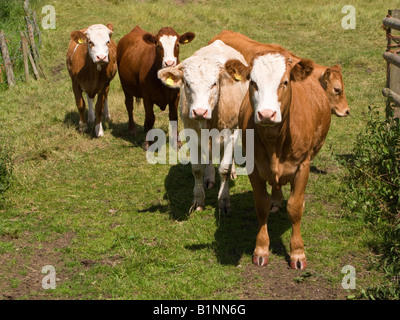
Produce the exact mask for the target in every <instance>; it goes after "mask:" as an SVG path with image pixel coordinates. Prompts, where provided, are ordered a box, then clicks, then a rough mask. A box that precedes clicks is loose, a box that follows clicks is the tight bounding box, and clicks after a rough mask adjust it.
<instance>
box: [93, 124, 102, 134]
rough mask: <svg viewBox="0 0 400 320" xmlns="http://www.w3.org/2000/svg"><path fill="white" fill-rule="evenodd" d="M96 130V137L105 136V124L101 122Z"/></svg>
mask: <svg viewBox="0 0 400 320" xmlns="http://www.w3.org/2000/svg"><path fill="white" fill-rule="evenodd" d="M94 130H95V132H96V138H100V137H102V136H104V131H103V126H102V124H101V123H99V124H97V125H96V127H95V128H94Z"/></svg>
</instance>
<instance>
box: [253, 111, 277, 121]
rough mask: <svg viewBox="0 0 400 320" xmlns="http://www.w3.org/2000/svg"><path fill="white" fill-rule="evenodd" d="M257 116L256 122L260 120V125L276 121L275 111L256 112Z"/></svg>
mask: <svg viewBox="0 0 400 320" xmlns="http://www.w3.org/2000/svg"><path fill="white" fill-rule="evenodd" d="M257 114H258V120H260V122H261V123H269V122H275V120H276V111H273V110H270V109H265V110H262V111H258V113H257Z"/></svg>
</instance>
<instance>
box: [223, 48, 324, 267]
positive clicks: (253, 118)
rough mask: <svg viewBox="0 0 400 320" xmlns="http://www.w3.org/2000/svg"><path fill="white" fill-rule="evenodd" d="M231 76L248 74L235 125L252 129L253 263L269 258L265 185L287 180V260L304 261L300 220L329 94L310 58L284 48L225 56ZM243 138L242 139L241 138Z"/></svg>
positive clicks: (277, 186) (321, 139) (275, 187)
mask: <svg viewBox="0 0 400 320" xmlns="http://www.w3.org/2000/svg"><path fill="white" fill-rule="evenodd" d="M226 68H228V69H229V70H232V77H233V76H234V74H235V73H240V75H241V77H242V78H243V79H248V80H250V85H249V92H248V95H247V96H246V98H245V99H243V104H242V106H241V109H240V115H239V127H240V128H241V129H242V130H247V129H253V130H254V160H255V163H254V164H255V168H254V170H253V172H252V173H251V174H250V175H249V178H250V182H251V185H252V187H253V193H254V201H255V206H256V213H257V216H258V222H259V232H258V235H257V240H256V247H255V250H254V255H253V263H254V264H256V265H261V266H264V265H266V264H267V263H268V255H269V236H268V228H267V219H268V215H269V213H270V210H271V204H272V203H273V200H274V199H273V198H272V199H271V197H270V196H269V194H268V192H267V188H266V183H267V182H268V183H269V184H270V185H271V186H272V189H273V190H280V189H281V188H282V186H283V185H285V184H287V183H290V187H291V192H290V196H289V199H288V201H287V212H288V215H289V218H290V221H291V223H292V238H291V241H290V266H291V267H292V268H296V269H304V268H305V267H306V256H305V253H304V243H303V240H302V237H301V232H300V223H301V218H302V214H303V210H304V206H305V202H304V193H305V190H306V186H307V181H308V176H309V172H310V162H311V161H312V160H313V158H314V157H315V155H316V154H317V153H318V151H319V150H320V149H321V147H322V146H323V144H324V141H325V137H326V135H327V133H328V130H329V126H330V121H331V108H330V104H329V100H328V97H327V95H326V93H325V92H324V90H323V88H322V87H321V85H320V84H319V83H318V82H316V81H314V80H313V79H312V77H310V75H311V74H312V72H313V62H312V61H311V60H306V59H299V60H297V61H296V60H294V59H293V56H291V55H290V53H289V52H288V51H285V50H281V51H265V52H260V53H257V54H255V55H254V57H253V59H252V63H251V64H250V66H249V67H245V66H243V64H242V63H241V62H239V61H228V62H227V66H226ZM244 144H246V141H245V139H244Z"/></svg>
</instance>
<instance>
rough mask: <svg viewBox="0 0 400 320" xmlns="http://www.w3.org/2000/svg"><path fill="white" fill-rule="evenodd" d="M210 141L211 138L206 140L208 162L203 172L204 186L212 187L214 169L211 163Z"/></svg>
mask: <svg viewBox="0 0 400 320" xmlns="http://www.w3.org/2000/svg"><path fill="white" fill-rule="evenodd" d="M211 147H212V141H211V138H210V139H209V141H208V148H209V149H208V150H209V155H210V157H209V162H210V163H209V164H207V165H206V172H205V174H204V188H206V189H212V188H213V187H214V185H215V169H214V165H213V164H212V153H211V150H212V149H211Z"/></svg>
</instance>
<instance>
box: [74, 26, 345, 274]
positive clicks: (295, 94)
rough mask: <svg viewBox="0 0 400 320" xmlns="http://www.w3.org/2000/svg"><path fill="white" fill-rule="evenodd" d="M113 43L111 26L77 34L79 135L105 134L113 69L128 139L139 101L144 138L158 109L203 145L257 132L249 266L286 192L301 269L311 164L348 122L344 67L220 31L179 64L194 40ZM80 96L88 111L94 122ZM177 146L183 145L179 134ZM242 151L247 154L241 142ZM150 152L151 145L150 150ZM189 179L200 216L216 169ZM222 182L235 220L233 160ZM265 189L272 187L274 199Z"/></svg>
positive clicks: (202, 167) (199, 167)
mask: <svg viewBox="0 0 400 320" xmlns="http://www.w3.org/2000/svg"><path fill="white" fill-rule="evenodd" d="M112 34H113V26H112V25H111V24H108V25H107V26H105V25H101V24H96V25H92V26H90V27H88V28H86V29H83V30H79V31H73V32H72V33H71V41H70V44H69V48H68V52H67V67H68V71H69V74H70V77H71V80H72V88H73V92H74V95H75V100H76V105H77V107H78V111H79V114H80V121H79V129H80V130H81V131H82V132H83V131H85V130H86V129H87V122H89V123H93V122H95V134H96V137H100V136H102V135H103V134H104V133H103V128H102V116H103V115H104V118H105V119H110V112H109V108H108V102H107V95H108V91H109V87H110V82H111V80H112V79H113V78H114V77H115V75H116V73H117V70H118V73H119V78H120V81H121V85H122V89H123V91H124V94H125V105H126V109H127V111H128V116H129V133H130V134H135V131H136V129H135V122H134V120H133V114H132V111H133V104H134V98H136V100H139V99H143V104H144V108H145V123H144V129H145V131H146V132H148V131H149V130H150V129H152V128H153V126H154V122H155V116H154V111H153V105H154V104H156V105H158V106H159V107H160V108H161V110H165V108H166V106H167V105H168V106H169V119H170V121H177V120H178V110H179V112H180V116H181V119H182V121H183V124H184V127H185V129H186V128H190V129H193V130H195V131H196V132H197V133H198V134H199V136H200V131H201V129H209V130H210V129H217V130H223V129H230V130H233V129H235V128H239V129H242V130H247V129H253V130H254V131H253V132H254V142H253V143H254V170H253V172H252V173H251V174H249V178H250V182H251V185H252V188H253V194H254V201H255V208H256V213H257V217H258V223H259V232H258V235H257V238H256V247H255V250H254V254H253V263H254V264H256V265H260V266H264V265H266V264H267V263H268V255H269V236H268V231H267V218H268V215H269V213H270V212H276V211H278V210H279V208H280V207H281V205H282V198H283V196H282V189H281V187H282V186H283V185H285V184H287V183H290V186H291V192H290V196H289V199H288V201H287V212H288V215H289V219H290V221H291V223H292V237H291V241H290V266H291V267H292V268H295V269H304V268H305V267H306V256H305V253H304V244H303V240H302V238H301V232H300V222H301V217H302V214H303V210H304V206H305V202H304V193H305V189H306V185H307V181H308V176H309V172H310V162H311V160H312V159H313V158H314V157H315V155H316V154H317V153H318V151H319V150H320V149H321V147H322V145H323V144H324V141H325V138H326V135H327V133H328V130H329V126H330V121H331V114H336V115H337V116H340V117H343V116H347V115H349V107H348V105H347V101H346V97H345V93H344V84H343V80H342V74H341V68H340V66H338V65H335V66H333V67H325V66H321V65H318V64H316V63H315V62H313V61H312V60H309V59H303V58H301V57H298V56H296V55H295V54H293V53H292V52H290V51H288V50H287V49H285V48H283V47H281V46H279V45H275V44H263V43H259V42H257V41H254V40H252V39H250V38H248V37H247V36H245V35H243V34H240V33H237V32H233V31H229V30H224V31H222V32H221V33H220V34H218V35H217V36H215V37H214V38H213V39H211V40H210V42H209V43H208V45H207V46H204V47H203V48H201V49H199V50H198V51H196V52H195V53H194V54H193V55H192V56H191V57H189V58H187V59H185V60H184V61H183V62H182V63H180V62H179V45H183V44H187V43H190V42H191V41H192V40H193V39H194V37H195V34H194V33H192V32H187V33H185V34H182V35H179V34H178V33H177V32H176V31H175V30H173V29H172V28H169V27H166V28H162V29H161V30H160V31H159V32H158V33H157V34H156V35H153V34H151V33H148V32H146V31H144V30H143V29H141V28H140V27H139V26H136V27H135V28H134V29H133V30H132V31H131V32H129V33H128V34H126V35H125V36H124V37H123V38H122V39H121V40H120V41H119V42H118V46H117V45H116V44H115V42H114V41H113V40H112ZM83 92H85V93H86V95H87V100H88V105H89V110H88V119H86V117H85V101H84V98H83V95H82V94H83ZM96 94H97V95H98V98H97V102H96V106H95V109H93V100H94V98H95V96H96ZM174 140H175V141H176V143H177V144H178V145H179V144H180V141H179V136H178V134H177V132H174ZM243 144H244V145H246V140H245V139H244V141H243ZM149 145H150V142H149V141H147V139H146V141H145V142H144V144H143V146H144V148H145V149H147V148H148V147H149ZM199 147H200V146H199ZM199 155H200V153H199ZM229 156H230V157H231V155H229ZM228 160H229V159H228ZM192 172H193V175H194V178H195V186H194V190H193V207H194V208H196V209H197V210H202V209H203V208H204V198H205V192H204V189H205V188H210V187H212V186H213V185H214V183H215V172H214V167H213V166H212V165H206V164H202V163H201V161H198V162H197V164H195V163H192ZM219 174H220V177H221V186H220V190H219V193H218V203H219V209H220V210H221V211H223V212H229V211H230V200H229V179H230V177H231V176H234V167H233V165H232V161H227V160H226V159H225V160H224V159H223V160H222V161H221V164H220V166H219ZM267 182H268V184H269V185H270V186H271V187H272V191H271V196H270V195H269V194H268V192H267Z"/></svg>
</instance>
